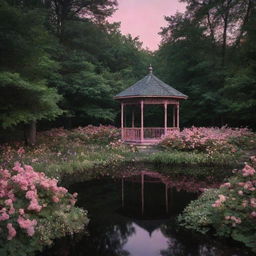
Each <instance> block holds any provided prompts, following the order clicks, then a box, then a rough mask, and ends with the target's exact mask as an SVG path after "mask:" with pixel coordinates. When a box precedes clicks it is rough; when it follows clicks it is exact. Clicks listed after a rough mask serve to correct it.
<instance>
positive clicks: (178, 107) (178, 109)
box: [176, 104, 180, 128]
mask: <svg viewBox="0 0 256 256" xmlns="http://www.w3.org/2000/svg"><path fill="white" fill-rule="evenodd" d="M176 120H177V128H180V105H179V104H177V119H176Z"/></svg>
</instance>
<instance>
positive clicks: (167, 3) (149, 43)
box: [109, 0, 185, 51]
mask: <svg viewBox="0 0 256 256" xmlns="http://www.w3.org/2000/svg"><path fill="white" fill-rule="evenodd" d="M184 10H185V5H184V4H183V3H179V0H118V10H117V11H116V12H115V13H114V15H113V17H111V18H110V19H109V20H110V21H111V22H114V21H116V22H118V21H121V31H122V33H123V34H131V35H132V36H133V37H136V36H139V38H140V41H142V42H143V47H144V48H146V47H147V48H149V50H152V51H154V50H156V49H157V48H158V44H159V42H160V40H161V37H160V36H159V35H158V33H159V32H160V27H163V26H165V25H166V22H165V20H164V16H170V15H173V14H175V13H176V12H177V11H180V12H182V11H184Z"/></svg>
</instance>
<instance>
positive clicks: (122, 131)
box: [121, 102, 124, 140]
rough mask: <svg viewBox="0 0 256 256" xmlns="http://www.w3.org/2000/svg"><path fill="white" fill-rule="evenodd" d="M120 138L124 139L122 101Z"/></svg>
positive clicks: (122, 108) (122, 104)
mask: <svg viewBox="0 0 256 256" xmlns="http://www.w3.org/2000/svg"><path fill="white" fill-rule="evenodd" d="M121 139H122V140H124V103H123V102H122V103H121Z"/></svg>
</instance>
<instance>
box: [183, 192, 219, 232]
mask: <svg viewBox="0 0 256 256" xmlns="http://www.w3.org/2000/svg"><path fill="white" fill-rule="evenodd" d="M218 193H219V191H218V189H208V190H207V191H206V192H204V193H203V194H202V195H201V196H200V197H199V198H198V199H197V200H195V201H192V202H191V203H190V204H189V205H188V206H187V207H186V208H185V209H184V211H183V213H182V214H181V215H179V216H178V221H179V223H180V225H181V226H183V227H185V228H187V229H193V230H195V231H197V232H200V233H203V234H205V233H206V232H208V231H209V230H210V228H211V225H212V224H213V221H212V204H213V203H214V202H215V200H216V198H217V197H218Z"/></svg>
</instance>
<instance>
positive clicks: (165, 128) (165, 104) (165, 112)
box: [164, 102, 168, 135]
mask: <svg viewBox="0 0 256 256" xmlns="http://www.w3.org/2000/svg"><path fill="white" fill-rule="evenodd" d="M167 111H168V110H167V102H165V103H164V135H167Z"/></svg>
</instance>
